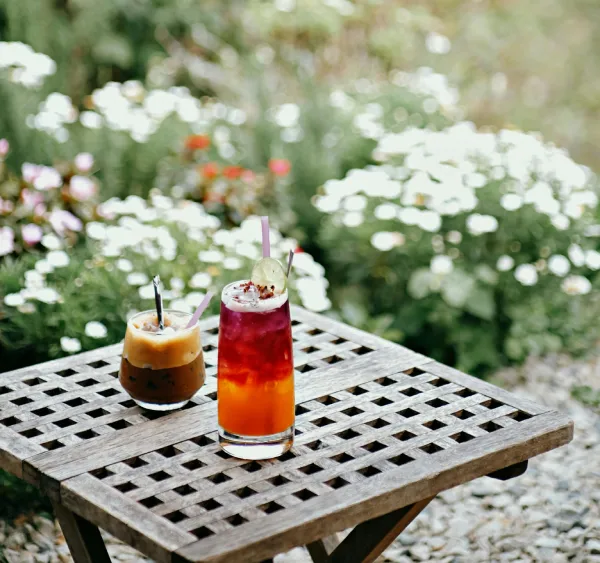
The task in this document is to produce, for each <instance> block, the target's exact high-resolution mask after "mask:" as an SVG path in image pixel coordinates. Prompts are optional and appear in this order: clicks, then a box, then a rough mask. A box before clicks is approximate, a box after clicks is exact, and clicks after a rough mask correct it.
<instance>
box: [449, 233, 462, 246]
mask: <svg viewBox="0 0 600 563" xmlns="http://www.w3.org/2000/svg"><path fill="white" fill-rule="evenodd" d="M446 239H448V242H449V243H450V244H460V243H461V241H462V234H461V232H460V231H450V232H449V233H448V234H447V235H446Z"/></svg>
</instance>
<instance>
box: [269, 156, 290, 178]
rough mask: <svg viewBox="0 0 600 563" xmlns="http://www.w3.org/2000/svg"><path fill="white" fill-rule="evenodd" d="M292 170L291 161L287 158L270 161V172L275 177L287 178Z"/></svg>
mask: <svg viewBox="0 0 600 563" xmlns="http://www.w3.org/2000/svg"><path fill="white" fill-rule="evenodd" d="M291 168H292V165H291V164H290V161H289V160H287V159H285V158H272V159H271V160H269V170H271V172H273V174H275V176H287V175H288V174H289V172H290V170H291Z"/></svg>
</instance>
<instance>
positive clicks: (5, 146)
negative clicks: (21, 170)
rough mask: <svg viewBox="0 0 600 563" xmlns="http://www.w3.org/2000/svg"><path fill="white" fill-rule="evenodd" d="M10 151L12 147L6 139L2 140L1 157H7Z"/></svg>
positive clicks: (0, 140)
mask: <svg viewBox="0 0 600 563" xmlns="http://www.w3.org/2000/svg"><path fill="white" fill-rule="evenodd" d="M9 149H10V145H9V144H8V141H7V140H6V139H0V157H2V156H6V155H7V154H8V150H9Z"/></svg>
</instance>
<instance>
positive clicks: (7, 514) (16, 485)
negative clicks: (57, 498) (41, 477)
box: [0, 469, 52, 560]
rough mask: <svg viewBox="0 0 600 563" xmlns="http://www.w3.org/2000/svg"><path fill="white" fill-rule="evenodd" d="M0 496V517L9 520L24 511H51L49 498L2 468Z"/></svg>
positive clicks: (0, 470)
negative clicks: (0, 501)
mask: <svg viewBox="0 0 600 563" xmlns="http://www.w3.org/2000/svg"><path fill="white" fill-rule="evenodd" d="M0 498H2V503H0V519H7V520H9V519H12V518H16V517H17V516H19V515H21V514H23V513H25V512H51V511H52V506H51V505H50V501H49V499H48V498H46V497H45V496H42V495H41V494H40V491H39V490H38V489H37V488H35V487H33V486H32V485H29V484H27V483H25V481H22V480H21V479H17V477H14V476H13V475H11V474H10V473H7V472H6V471H3V470H2V469H0ZM1 556H2V553H0V557H1ZM0 560H1V559H0Z"/></svg>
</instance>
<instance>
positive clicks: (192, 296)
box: [183, 291, 205, 308]
mask: <svg viewBox="0 0 600 563" xmlns="http://www.w3.org/2000/svg"><path fill="white" fill-rule="evenodd" d="M204 295H205V294H204V293H200V292H199V291H192V292H190V293H188V294H187V295H186V296H185V297H184V298H183V299H184V301H185V302H186V303H187V304H188V305H189V306H190V307H194V308H196V307H198V305H200V303H202V300H203V299H204Z"/></svg>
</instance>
